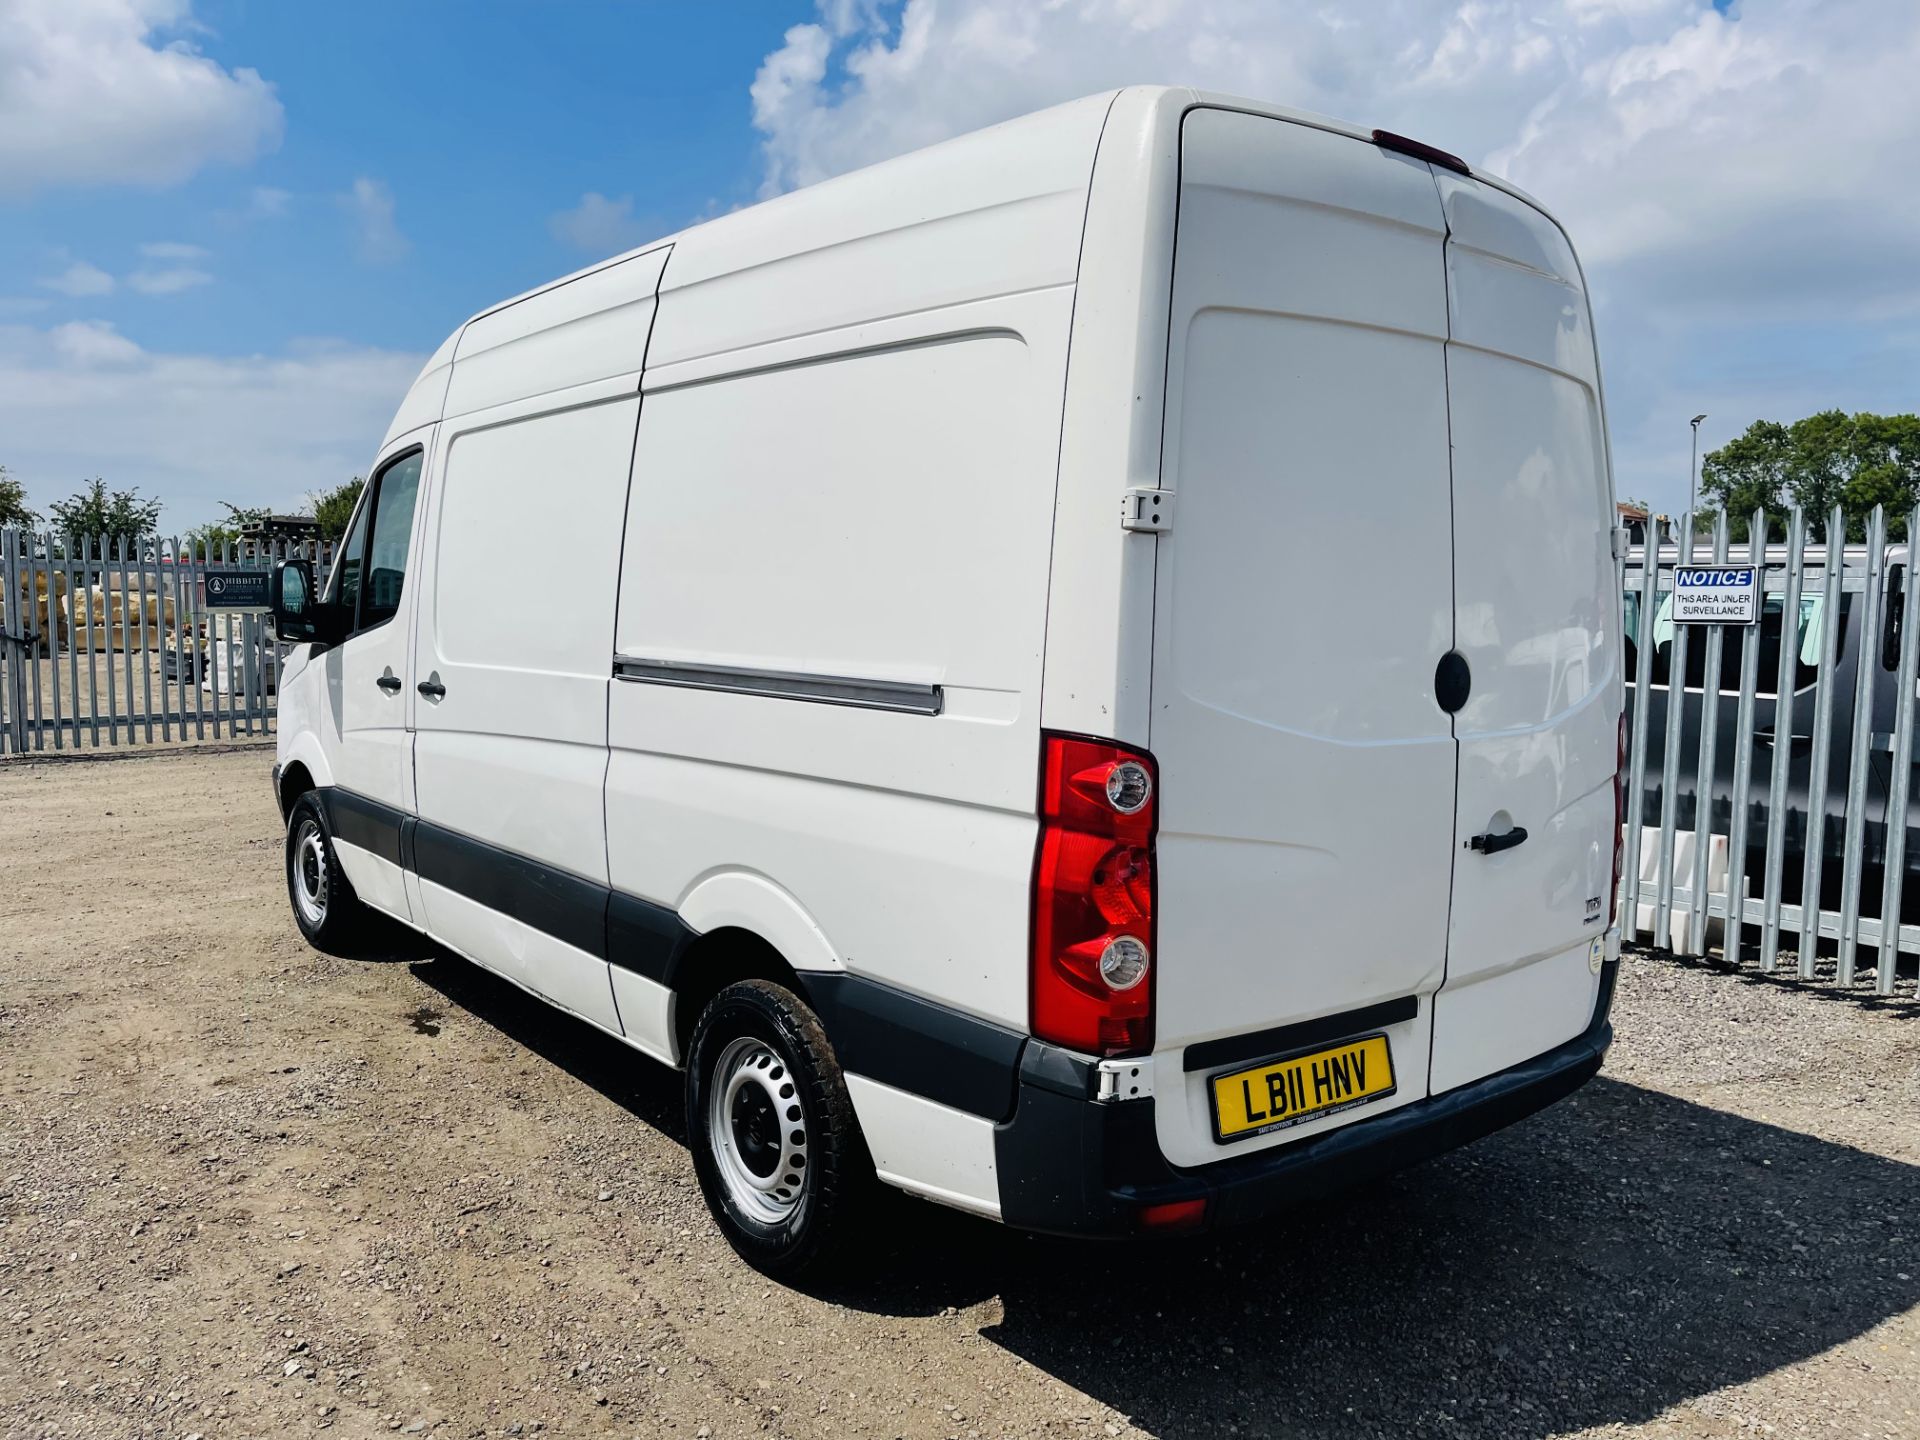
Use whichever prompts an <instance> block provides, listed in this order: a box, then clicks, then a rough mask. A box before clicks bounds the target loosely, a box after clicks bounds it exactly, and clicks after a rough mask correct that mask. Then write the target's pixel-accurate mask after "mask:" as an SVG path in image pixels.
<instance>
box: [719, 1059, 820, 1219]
mask: <svg viewBox="0 0 1920 1440" xmlns="http://www.w3.org/2000/svg"><path fill="white" fill-rule="evenodd" d="M711 1095H712V1098H711V1100H710V1102H709V1105H708V1112H707V1122H708V1123H707V1134H708V1140H709V1143H710V1144H711V1146H712V1149H713V1158H714V1162H715V1164H716V1166H717V1167H718V1169H719V1171H720V1179H721V1183H722V1184H724V1185H725V1187H726V1190H727V1195H728V1197H729V1198H730V1199H731V1200H732V1201H733V1203H734V1205H735V1206H736V1207H737V1208H739V1209H740V1210H741V1211H743V1212H745V1213H746V1214H747V1215H749V1216H751V1217H752V1218H753V1219H755V1220H758V1221H760V1222H761V1223H763V1224H769V1225H771V1224H778V1223H780V1222H782V1221H784V1220H788V1219H790V1218H792V1216H794V1215H795V1214H796V1213H798V1211H799V1210H800V1208H801V1206H802V1205H804V1204H805V1203H806V1196H807V1187H806V1167H807V1142H808V1131H807V1115H806V1109H805V1107H804V1106H803V1105H802V1104H801V1102H800V1093H799V1087H798V1086H797V1085H796V1084H795V1083H794V1078H793V1074H792V1072H791V1071H789V1070H788V1069H787V1066H786V1062H785V1061H783V1060H782V1059H781V1058H780V1057H779V1056H778V1055H777V1054H775V1053H774V1050H773V1048H772V1047H771V1046H770V1045H768V1044H767V1043H766V1042H765V1041H763V1040H759V1039H756V1038H754V1037H753V1036H742V1037H741V1038H740V1039H737V1040H734V1041H731V1042H730V1043H728V1045H727V1046H726V1047H725V1048H724V1049H723V1050H722V1051H721V1052H720V1056H719V1058H718V1059H717V1060H716V1061H715V1062H714V1067H713V1087H712V1091H711Z"/></svg>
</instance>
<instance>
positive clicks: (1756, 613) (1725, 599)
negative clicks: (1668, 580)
mask: <svg viewBox="0 0 1920 1440" xmlns="http://www.w3.org/2000/svg"><path fill="white" fill-rule="evenodd" d="M1759 618H1760V571H1759V569H1758V568H1757V567H1755V566H1752V565H1681V566H1678V567H1676V568H1675V570H1674V572H1673V620H1674V623H1675V624H1676V625H1751V624H1753V623H1754V622H1755V621H1756V620H1758V619H1759Z"/></svg>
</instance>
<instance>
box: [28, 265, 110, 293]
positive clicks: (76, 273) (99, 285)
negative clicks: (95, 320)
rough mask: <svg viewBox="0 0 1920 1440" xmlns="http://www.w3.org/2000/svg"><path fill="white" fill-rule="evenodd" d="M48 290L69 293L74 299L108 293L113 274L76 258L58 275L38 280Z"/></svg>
mask: <svg viewBox="0 0 1920 1440" xmlns="http://www.w3.org/2000/svg"><path fill="white" fill-rule="evenodd" d="M40 284H41V286H42V287H43V288H45V289H48V290H55V291H58V292H59V293H60V294H62V295H71V296H73V297H75V298H76V299H77V298H79V297H81V296H86V295H109V294H112V293H113V276H111V275H109V274H108V273H107V272H106V271H104V270H102V269H101V268H100V267H99V266H98V265H90V264H88V263H87V262H86V261H85V260H76V261H74V262H73V263H72V264H71V265H69V266H67V268H66V269H64V270H62V271H61V272H60V273H59V274H58V275H49V276H47V277H46V278H45V279H44V280H42V281H41V282H40Z"/></svg>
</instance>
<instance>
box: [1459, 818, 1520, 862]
mask: <svg viewBox="0 0 1920 1440" xmlns="http://www.w3.org/2000/svg"><path fill="white" fill-rule="evenodd" d="M1526 843H1527V829H1526V826H1524V825H1516V826H1514V827H1513V828H1512V829H1511V830H1508V831H1506V832H1504V833H1502V834H1499V835H1476V836H1474V837H1473V838H1472V839H1471V840H1469V841H1467V848H1468V849H1469V850H1477V851H1479V852H1480V853H1481V854H1482V855H1498V854H1499V853H1500V852H1501V851H1502V850H1511V849H1513V847H1514V846H1516V845H1524V844H1526Z"/></svg>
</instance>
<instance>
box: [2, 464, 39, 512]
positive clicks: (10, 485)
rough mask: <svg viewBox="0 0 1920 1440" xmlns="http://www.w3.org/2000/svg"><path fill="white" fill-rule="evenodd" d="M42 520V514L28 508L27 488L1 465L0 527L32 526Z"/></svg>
mask: <svg viewBox="0 0 1920 1440" xmlns="http://www.w3.org/2000/svg"><path fill="white" fill-rule="evenodd" d="M39 518H40V512H39V511H37V510H29V509H28V508H27V487H26V486H24V485H22V484H21V483H20V482H19V481H18V480H16V479H14V478H13V477H12V476H11V475H9V474H7V467H6V466H4V465H0V526H6V525H20V526H27V525H32V524H34V523H35V522H36V521H38V520H39Z"/></svg>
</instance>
